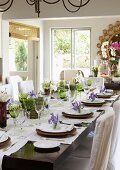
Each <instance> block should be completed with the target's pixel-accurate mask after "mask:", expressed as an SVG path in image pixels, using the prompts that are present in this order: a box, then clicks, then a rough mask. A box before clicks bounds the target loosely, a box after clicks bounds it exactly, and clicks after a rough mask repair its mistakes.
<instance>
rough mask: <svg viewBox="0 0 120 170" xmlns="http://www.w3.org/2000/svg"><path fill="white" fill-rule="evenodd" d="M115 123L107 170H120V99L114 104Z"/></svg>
mask: <svg viewBox="0 0 120 170" xmlns="http://www.w3.org/2000/svg"><path fill="white" fill-rule="evenodd" d="M113 110H114V112H115V124H114V127H113V134H112V141H111V148H110V156H109V160H108V166H107V170H120V100H118V101H116V102H115V103H114V104H113Z"/></svg>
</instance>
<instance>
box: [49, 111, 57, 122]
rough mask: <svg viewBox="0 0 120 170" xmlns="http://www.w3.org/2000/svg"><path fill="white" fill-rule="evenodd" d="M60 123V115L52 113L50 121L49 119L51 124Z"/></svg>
mask: <svg viewBox="0 0 120 170" xmlns="http://www.w3.org/2000/svg"><path fill="white" fill-rule="evenodd" d="M58 122H59V119H58V115H54V113H51V117H50V119H48V123H49V124H57V123H58Z"/></svg>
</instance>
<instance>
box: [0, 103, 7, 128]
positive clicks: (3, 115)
mask: <svg viewBox="0 0 120 170" xmlns="http://www.w3.org/2000/svg"><path fill="white" fill-rule="evenodd" d="M6 105H7V103H6V102H0V127H1V128H5V127H6V126H7V111H6Z"/></svg>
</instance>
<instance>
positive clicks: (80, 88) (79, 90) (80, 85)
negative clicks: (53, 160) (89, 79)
mask: <svg viewBox="0 0 120 170" xmlns="http://www.w3.org/2000/svg"><path fill="white" fill-rule="evenodd" d="M82 89H83V86H82V83H77V84H76V90H77V91H78V96H79V100H81V91H82Z"/></svg>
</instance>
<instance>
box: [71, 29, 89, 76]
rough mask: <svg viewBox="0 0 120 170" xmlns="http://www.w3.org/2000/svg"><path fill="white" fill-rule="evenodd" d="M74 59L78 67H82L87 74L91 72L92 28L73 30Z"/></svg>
mask: <svg viewBox="0 0 120 170" xmlns="http://www.w3.org/2000/svg"><path fill="white" fill-rule="evenodd" d="M73 37H74V41H73V42H74V43H73V45H74V49H73V50H74V60H75V65H74V67H75V68H76V69H78V68H79V69H81V70H82V71H83V72H84V74H85V76H88V75H89V74H90V30H73Z"/></svg>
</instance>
